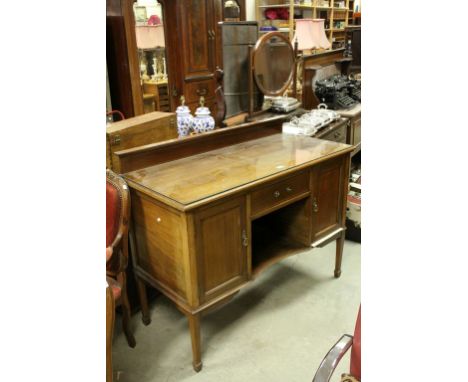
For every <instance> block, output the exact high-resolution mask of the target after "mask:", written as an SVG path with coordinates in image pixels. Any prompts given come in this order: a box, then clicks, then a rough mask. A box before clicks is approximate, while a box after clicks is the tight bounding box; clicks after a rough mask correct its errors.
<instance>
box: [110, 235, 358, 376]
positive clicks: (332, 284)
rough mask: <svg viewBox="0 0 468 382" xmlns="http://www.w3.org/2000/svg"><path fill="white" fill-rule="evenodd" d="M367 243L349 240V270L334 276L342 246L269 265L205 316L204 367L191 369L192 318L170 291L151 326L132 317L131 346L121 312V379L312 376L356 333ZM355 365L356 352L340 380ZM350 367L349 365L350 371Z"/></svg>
mask: <svg viewBox="0 0 468 382" xmlns="http://www.w3.org/2000/svg"><path fill="white" fill-rule="evenodd" d="M360 252H361V246H360V244H357V243H354V242H351V241H346V242H345V248H344V255H343V264H342V275H341V277H340V278H339V279H334V278H333V266H334V257H335V245H334V244H329V245H327V246H326V247H324V248H321V249H314V250H310V251H305V252H303V253H301V254H299V255H297V256H293V257H290V258H288V259H285V260H283V261H281V262H279V263H277V264H275V265H273V266H272V267H270V268H268V269H267V270H265V271H264V272H263V273H262V274H261V275H260V276H259V277H258V278H257V279H256V280H255V281H254V282H253V283H251V284H250V285H249V286H247V287H246V288H244V289H243V290H241V292H240V293H238V294H237V295H236V297H234V299H232V300H231V301H230V302H229V303H228V304H227V305H224V306H223V307H220V308H219V309H218V310H216V311H213V312H211V313H209V314H207V315H206V316H204V317H203V318H202V323H201V337H202V360H203V369H202V371H201V372H199V373H196V372H194V370H193V369H192V353H191V345H190V336H189V331H188V325H187V320H186V318H185V317H184V316H183V315H182V314H181V313H180V312H179V311H178V310H177V309H176V308H175V307H174V306H173V305H172V303H171V302H170V301H169V300H168V299H166V298H165V297H159V298H157V299H156V300H155V301H154V303H153V304H152V305H151V307H150V308H151V319H152V322H151V324H150V325H149V326H144V325H143V324H142V322H141V319H140V314H135V315H134V316H133V317H132V328H133V331H134V334H135V338H136V341H137V345H136V347H135V348H134V349H131V348H130V347H128V345H127V342H126V340H125V336H124V335H123V333H122V329H121V319H120V316H118V315H117V319H116V327H115V333H114V343H113V362H114V367H113V368H114V380H115V381H122V382H130V381H131V382H150V381H151V382H152V381H165V382H178V381H193V382H197V381H203V382H210V381H217V382H223V381H232V382H236V381H254V382H257V381H258V382H262V381H268V382H276V381H288V382H293V381H294V382H296V381H297V382H305V381H311V380H312V378H313V376H314V373H315V370H316V369H317V367H318V365H319V364H320V361H321V360H322V358H323V356H324V355H325V354H326V353H327V351H328V350H329V348H330V347H331V346H332V345H333V344H334V343H335V342H336V341H337V340H338V339H339V337H340V336H341V335H342V334H344V333H348V334H352V333H353V331H354V324H355V320H356V315H357V312H358V308H359V304H360V298H361V297H360V296H361V287H360V278H361V277H360V276H361V256H360ZM347 368H349V355H347V356H346V357H345V358H343V360H342V361H341V363H340V366H339V367H338V369H337V370H336V372H335V375H334V377H333V379H332V380H333V381H338V380H339V376H340V374H341V373H342V372H346V371H347ZM348 370H349V369H348Z"/></svg>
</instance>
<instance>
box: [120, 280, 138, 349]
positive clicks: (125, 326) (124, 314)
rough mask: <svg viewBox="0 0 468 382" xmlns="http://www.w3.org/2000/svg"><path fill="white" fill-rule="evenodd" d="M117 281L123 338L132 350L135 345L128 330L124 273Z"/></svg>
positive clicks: (128, 320) (128, 303)
mask: <svg viewBox="0 0 468 382" xmlns="http://www.w3.org/2000/svg"><path fill="white" fill-rule="evenodd" d="M118 281H119V283H120V285H121V286H122V295H121V297H120V298H121V301H122V326H123V330H124V333H125V337H126V338H127V342H128V346H130V347H131V348H134V347H135V345H136V341H135V337H133V333H132V331H131V329H130V302H129V301H128V296H127V279H126V276H125V272H122V273H120V274H119V276H118Z"/></svg>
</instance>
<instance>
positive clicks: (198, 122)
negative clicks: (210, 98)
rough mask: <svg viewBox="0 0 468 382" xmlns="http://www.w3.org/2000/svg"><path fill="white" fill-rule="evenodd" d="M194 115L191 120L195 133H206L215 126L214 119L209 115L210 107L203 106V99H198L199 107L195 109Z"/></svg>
mask: <svg viewBox="0 0 468 382" xmlns="http://www.w3.org/2000/svg"><path fill="white" fill-rule="evenodd" d="M202 98H203V97H202ZM195 115H196V117H195V118H193V121H192V130H193V131H194V132H195V133H206V132H207V131H210V130H213V129H214V128H215V120H214V118H213V117H212V116H211V115H210V109H208V108H207V107H205V106H204V99H201V100H200V107H198V108H197V110H196V111H195Z"/></svg>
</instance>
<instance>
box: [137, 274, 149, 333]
mask: <svg viewBox="0 0 468 382" xmlns="http://www.w3.org/2000/svg"><path fill="white" fill-rule="evenodd" d="M135 279H136V283H137V288H138V297H139V298H140V305H141V321H143V324H145V325H149V324H150V323H151V317H150V313H149V308H148V297H147V295H146V285H145V283H144V281H143V280H141V279H140V278H139V277H138V276H136V275H135Z"/></svg>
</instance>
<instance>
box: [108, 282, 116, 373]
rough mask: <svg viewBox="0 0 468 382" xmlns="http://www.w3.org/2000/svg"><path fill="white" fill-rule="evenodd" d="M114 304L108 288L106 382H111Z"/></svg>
mask: <svg viewBox="0 0 468 382" xmlns="http://www.w3.org/2000/svg"><path fill="white" fill-rule="evenodd" d="M114 317H115V303H114V297H113V296H112V291H111V288H110V287H109V286H107V288H106V382H112V334H113V333H114Z"/></svg>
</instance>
